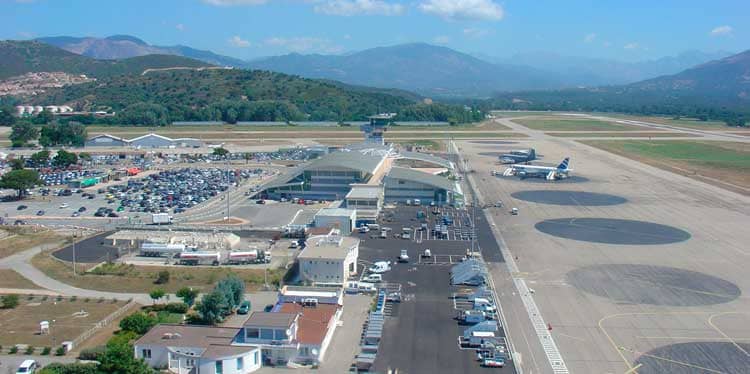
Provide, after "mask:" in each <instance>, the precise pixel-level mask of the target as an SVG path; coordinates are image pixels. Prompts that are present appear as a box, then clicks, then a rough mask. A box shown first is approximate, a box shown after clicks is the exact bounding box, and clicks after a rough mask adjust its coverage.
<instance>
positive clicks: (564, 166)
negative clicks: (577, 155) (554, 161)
mask: <svg viewBox="0 0 750 374" xmlns="http://www.w3.org/2000/svg"><path fill="white" fill-rule="evenodd" d="M569 163H570V157H565V159H564V160H563V162H562V163H560V165H557V168H558V169H560V170H568V164H569Z"/></svg>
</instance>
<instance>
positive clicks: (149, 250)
mask: <svg viewBox="0 0 750 374" xmlns="http://www.w3.org/2000/svg"><path fill="white" fill-rule="evenodd" d="M186 250H187V247H186V246H185V245H184V244H164V243H143V244H141V248H140V251H139V255H140V256H145V257H172V256H174V255H176V254H179V253H182V252H185V251H186Z"/></svg>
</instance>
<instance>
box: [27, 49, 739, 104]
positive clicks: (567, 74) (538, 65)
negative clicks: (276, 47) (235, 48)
mask: <svg viewBox="0 0 750 374" xmlns="http://www.w3.org/2000/svg"><path fill="white" fill-rule="evenodd" d="M37 40H38V41H41V42H44V43H48V44H51V45H54V46H57V47H60V48H62V49H65V50H67V51H70V52H73V53H77V54H81V55H84V56H89V57H93V58H97V59H119V58H127V57H134V56H143V55H148V54H153V53H158V54H171V55H178V56H183V57H189V58H193V59H197V60H200V61H203V62H207V63H210V64H213V65H220V66H233V67H238V68H251V69H263V70H270V71H276V72H281V73H286V74H294V75H299V76H302V77H306V78H319V79H327V80H336V81H340V82H344V83H348V84H354V85H365V86H371V87H380V88H399V89H404V90H411V91H415V92H417V93H419V94H421V95H425V96H431V97H443V98H445V97H448V98H450V97H454V98H455V97H487V96H491V95H492V94H493V93H495V92H498V91H517V90H536V89H559V88H565V87H581V86H586V87H590V86H602V85H605V86H606V85H620V84H628V83H633V82H638V81H641V80H645V79H650V78H654V77H657V76H661V75H665V74H675V73H678V72H680V71H682V70H685V69H687V68H690V67H693V66H695V65H699V64H702V63H705V62H708V61H711V60H715V59H719V58H722V57H726V56H728V55H729V54H730V53H728V52H715V53H704V52H699V51H691V52H685V53H682V54H680V55H678V56H674V57H664V58H661V59H657V60H651V61H643V62H633V63H628V62H620V61H613V60H606V59H593V58H584V57H569V56H561V55H557V54H552V53H545V52H534V53H525V54H518V55H515V56H513V57H511V58H507V59H499V58H495V57H489V56H480V57H477V56H476V55H470V54H466V53H462V52H458V51H455V50H453V49H450V48H447V47H441V46H434V45H430V44H425V43H411V44H402V45H396V46H389V47H378V48H371V49H366V50H363V51H359V52H354V53H350V54H346V55H322V54H308V55H303V54H297V53H291V54H286V55H282V56H273V57H264V58H258V59H255V60H251V61H244V60H240V59H236V58H233V57H228V56H222V55H219V54H216V53H213V52H210V51H205V50H198V49H194V48H190V47H186V46H180V45H178V46H154V45H150V44H148V43H146V42H145V41H143V40H141V39H138V38H136V37H133V36H128V35H115V36H110V37H106V38H94V37H80V38H79V37H67V36H60V37H48V38H39V39H37Z"/></svg>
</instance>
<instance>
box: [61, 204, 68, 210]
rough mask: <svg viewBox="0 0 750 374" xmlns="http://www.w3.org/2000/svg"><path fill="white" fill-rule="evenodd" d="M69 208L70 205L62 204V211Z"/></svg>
mask: <svg viewBox="0 0 750 374" xmlns="http://www.w3.org/2000/svg"><path fill="white" fill-rule="evenodd" d="M69 206H70V205H68V203H62V204H60V209H65V208H67V207H69Z"/></svg>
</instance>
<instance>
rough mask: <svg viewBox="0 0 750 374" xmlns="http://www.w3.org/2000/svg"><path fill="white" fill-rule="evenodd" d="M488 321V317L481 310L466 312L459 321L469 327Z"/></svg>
mask: <svg viewBox="0 0 750 374" xmlns="http://www.w3.org/2000/svg"><path fill="white" fill-rule="evenodd" d="M486 319H487V315H486V314H485V313H484V312H483V311H481V310H464V313H463V314H462V315H461V316H459V320H460V321H461V322H462V323H464V324H467V325H475V324H477V323H479V322H482V321H484V320H486Z"/></svg>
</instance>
